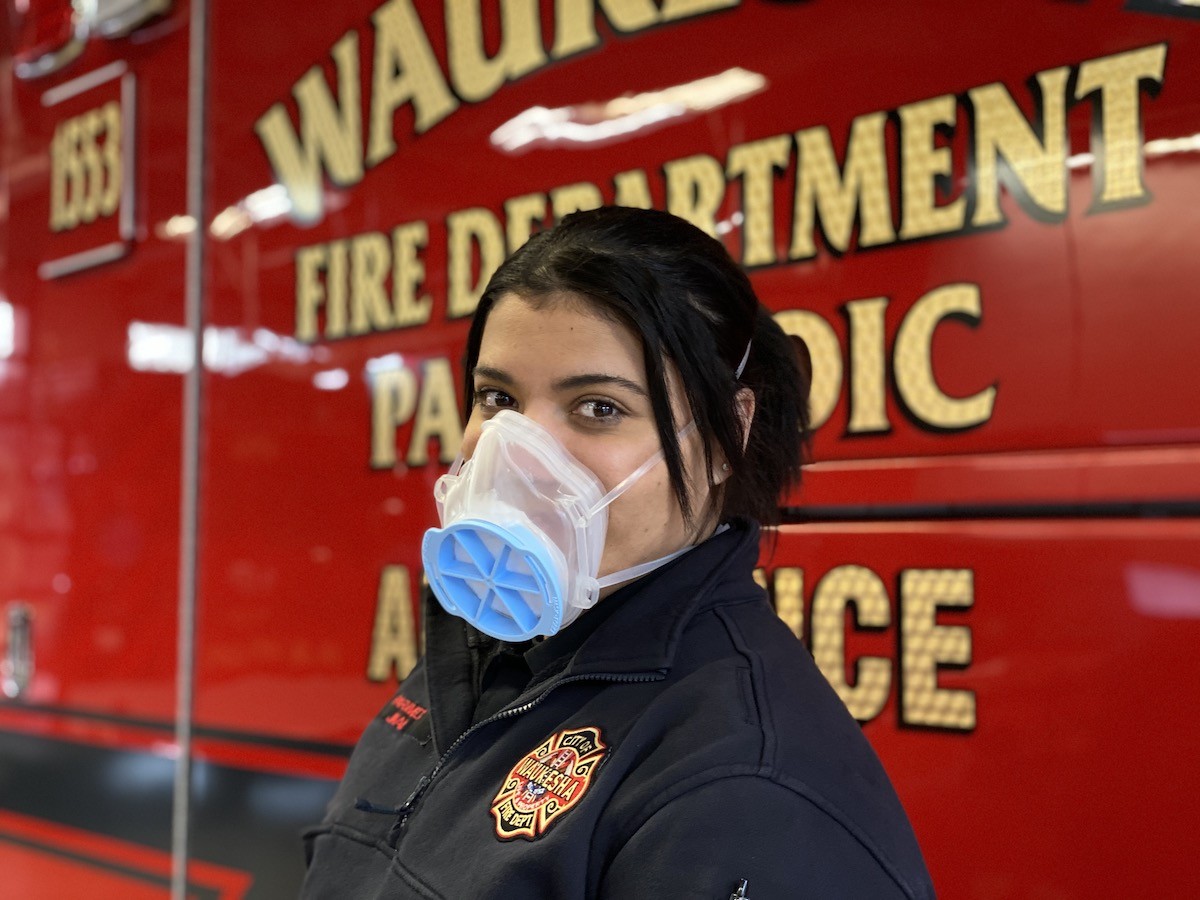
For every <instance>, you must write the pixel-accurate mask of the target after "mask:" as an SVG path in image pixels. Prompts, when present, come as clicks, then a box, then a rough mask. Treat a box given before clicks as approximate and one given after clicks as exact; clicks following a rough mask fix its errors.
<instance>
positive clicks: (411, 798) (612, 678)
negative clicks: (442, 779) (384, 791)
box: [387, 672, 667, 850]
mask: <svg viewBox="0 0 1200 900" xmlns="http://www.w3.org/2000/svg"><path fill="white" fill-rule="evenodd" d="M666 677H667V676H666V674H665V673H663V672H655V673H645V674H641V675H613V674H596V675H572V676H570V677H568V678H562V679H560V680H558V681H555V682H551V683H550V684H548V685H547V686H546V689H545V690H544V691H542V692H541V693H540V694H538V695H537V696H536V697H534V698H533V699H532V700H530V701H528V702H527V703H523V704H521V705H520V706H514V707H512V708H511V709H503V710H501V711H500V712H498V713H496V714H495V715H493V716H489V717H488V718H486V719H484V720H483V721H482V722H476V723H475V724H474V725H472V726H471V727H470V728H468V729H467V730H466V731H464V732H463V733H462V734H460V735H459V736H458V737H457V738H455V740H454V743H452V744H451V745H450V746H449V747H447V748H446V752H445V753H443V754H442V755H441V757H440V758H439V759H438V761H437V763H436V764H435V765H434V767H433V768H432V769H431V770H430V771H429V774H428V775H422V776H421V780H420V781H418V782H417V786H416V787H415V788H413V791H412V793H411V794H409V795H408V799H407V800H405V801H404V803H403V804H401V805H400V807H399V808H397V809H396V810H395V813H396V822H395V824H394V825H392V828H391V830H390V831H389V832H388V836H387V843H388V846H389V847H391V848H392V849H393V850H394V849H396V845H397V844H398V843H399V840H400V834H401V832H403V831H404V826H405V824H406V823H407V822H408V820H409V817H410V816H411V815H412V813H413V810H414V809H415V807H416V805H417V803H418V802H419V801H420V800H421V797H422V796H423V795H424V794H425V792H426V791H427V790H428V789H429V786H430V785H431V784H432V783H433V781H434V779H435V778H437V777H438V775H439V774H440V773H441V771H442V769H444V768H445V767H446V764H447V763H448V762H449V761H450V757H451V756H453V755H454V753H455V751H456V750H458V748H459V747H460V746H462V743H463V742H464V741H465V740H466V739H467V738H469V737H470V736H471V735H472V734H474V733H475V732H476V731H478V730H479V729H481V728H483V727H484V726H485V725H491V724H492V723H493V722H499V721H500V720H501V719H511V718H514V717H515V716H520V715H524V714H525V713H527V712H529V711H530V710H531V709H533V708H534V707H535V706H538V705H539V704H541V702H542V701H543V700H545V699H546V698H547V697H548V696H550V694H552V693H553V692H554V691H555V690H556V689H558V688H560V687H562V686H563V685H564V684H571V683H572V682H577V681H606V682H609V683H619V684H621V683H623V684H636V683H639V682H650V681H662V680H663V679H664V678H666Z"/></svg>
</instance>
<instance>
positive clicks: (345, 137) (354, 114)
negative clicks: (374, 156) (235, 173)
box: [254, 31, 363, 222]
mask: <svg viewBox="0 0 1200 900" xmlns="http://www.w3.org/2000/svg"><path fill="white" fill-rule="evenodd" d="M332 52H333V59H334V63H335V65H336V69H337V83H338V100H337V102H336V103H335V102H334V99H333V96H332V94H331V93H330V90H329V85H328V84H327V83H326V81H325V74H324V73H323V72H322V71H321V67H320V66H313V67H312V68H311V69H309V70H308V71H307V72H306V73H305V74H304V75H302V76H301V78H300V80H299V81H297V82H296V85H295V87H294V88H293V89H292V94H293V95H294V96H295V98H296V104H297V106H298V107H299V111H300V135H299V137H297V135H296V131H295V130H294V129H293V128H292V121H291V118H290V117H289V116H288V113H287V110H286V109H285V108H284V106H283V104H282V103H276V104H274V105H273V106H272V107H271V108H270V109H268V110H267V111H266V112H265V113H263V115H262V117H261V118H260V119H259V120H258V121H257V122H256V123H255V125H254V130H255V131H256V132H257V133H258V137H259V140H260V141H261V142H262V145H263V148H264V149H265V150H266V152H267V157H268V159H270V161H271V167H272V168H273V169H274V170H275V176H276V177H277V178H278V179H279V181H280V183H282V184H283V186H284V187H285V188H286V189H287V192H288V196H289V197H290V198H291V201H292V216H293V218H295V219H297V220H299V221H302V222H313V221H316V220H318V219H320V217H321V215H322V213H323V212H324V201H323V199H322V195H321V191H322V175H321V172H322V167H324V170H325V171H326V172H328V174H329V178H330V180H331V181H333V182H334V183H335V184H338V185H341V186H349V185H353V184H357V183H358V182H359V181H361V180H362V177H363V166H362V110H361V108H360V105H359V104H360V100H359V81H358V36H357V35H356V34H355V33H354V32H352V31H351V32H348V33H347V34H345V35H344V36H343V37H342V38H341V40H339V41H338V42H337V43H336V44H334V45H333V51H332Z"/></svg>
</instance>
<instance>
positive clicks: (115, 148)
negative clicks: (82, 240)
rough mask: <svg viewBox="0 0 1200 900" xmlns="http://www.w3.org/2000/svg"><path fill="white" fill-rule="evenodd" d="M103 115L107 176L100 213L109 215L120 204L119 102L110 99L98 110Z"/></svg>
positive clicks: (121, 166)
mask: <svg viewBox="0 0 1200 900" xmlns="http://www.w3.org/2000/svg"><path fill="white" fill-rule="evenodd" d="M100 113H101V115H102V116H103V117H104V125H103V126H102V128H101V130H102V131H103V132H104V151H103V152H104V168H105V170H106V171H107V173H108V177H107V178H106V179H105V182H104V193H103V194H102V195H101V197H100V215H102V216H111V215H112V214H113V213H115V212H116V211H117V208H118V207H119V206H120V205H121V187H122V179H123V175H124V172H123V168H124V167H123V165H122V163H123V160H122V158H121V140H122V133H121V104H120V103H118V102H117V101H116V100H110V101H109V102H108V103H106V104H104V106H103V108H101V110H100Z"/></svg>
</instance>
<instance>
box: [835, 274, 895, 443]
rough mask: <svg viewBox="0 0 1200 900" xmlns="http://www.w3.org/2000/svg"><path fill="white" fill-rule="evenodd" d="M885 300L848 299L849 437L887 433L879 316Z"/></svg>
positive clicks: (884, 370)
mask: <svg viewBox="0 0 1200 900" xmlns="http://www.w3.org/2000/svg"><path fill="white" fill-rule="evenodd" d="M887 304H888V301H887V297H872V298H870V299H869V300H851V301H850V302H849V303H847V304H846V315H847V317H848V318H849V320H850V422H849V424H848V425H847V426H846V431H847V432H849V433H850V434H869V433H872V432H881V431H887V430H888V429H889V428H890V427H891V423H889V422H888V417H887V401H886V393H887V384H886V378H887V365H886V362H885V351H884V341H883V314H884V310H886V309H887Z"/></svg>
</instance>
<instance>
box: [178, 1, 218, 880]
mask: <svg viewBox="0 0 1200 900" xmlns="http://www.w3.org/2000/svg"><path fill="white" fill-rule="evenodd" d="M208 18H209V7H208V0H192V2H191V9H190V10H189V13H188V131H187V134H188V137H187V142H188V149H187V211H188V215H189V216H191V217H192V221H194V222H197V223H198V227H197V228H195V229H193V231H192V233H191V235H190V236H189V237H188V245H187V265H186V276H185V278H186V283H185V285H184V315H185V323H186V325H187V327H188V329H189V330H190V331H191V334H192V347H193V354H192V366H191V368H190V369H189V370H188V372H187V374H186V375H185V376H184V378H183V429H182V432H183V434H182V451H181V466H182V471H181V473H180V475H181V477H180V495H181V496H180V504H179V620H178V623H177V625H176V628H177V632H176V646H177V657H176V659H177V668H176V675H175V746H176V752H177V754H178V756H177V757H176V760H175V785H174V797H173V800H172V804H171V806H172V817H171V900H186V898H187V882H188V877H187V876H188V837H189V833H188V824H189V818H190V811H191V807H190V802H191V785H192V704H193V701H194V682H193V679H194V677H195V653H196V639H195V625H196V595H197V587H198V586H197V577H198V567H199V549H198V544H197V542H198V537H199V535H198V532H199V516H200V436H201V429H202V422H201V413H202V400H203V388H204V245H205V239H206V237H207V229H206V228H204V227H203V223H204V222H205V208H204V207H205V203H204V157H205V128H206V125H207V109H206V105H207V103H208V96H207V91H206V82H207V78H206V75H207V69H208Z"/></svg>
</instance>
